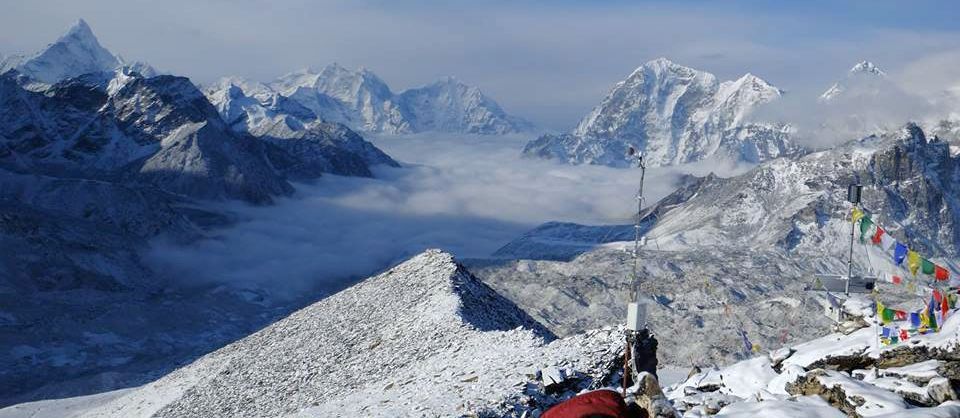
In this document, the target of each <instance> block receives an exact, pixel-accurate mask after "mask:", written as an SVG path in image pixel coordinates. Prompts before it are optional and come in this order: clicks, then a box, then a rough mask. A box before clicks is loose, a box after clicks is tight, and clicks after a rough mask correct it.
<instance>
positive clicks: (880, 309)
mask: <svg viewBox="0 0 960 418" xmlns="http://www.w3.org/2000/svg"><path fill="white" fill-rule="evenodd" d="M883 308H884V306H883V302H880V301H879V300H878V301H877V319H880V318H883Z"/></svg>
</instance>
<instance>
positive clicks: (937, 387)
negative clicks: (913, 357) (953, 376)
mask: <svg viewBox="0 0 960 418" xmlns="http://www.w3.org/2000/svg"><path fill="white" fill-rule="evenodd" d="M927 395H929V396H930V399H932V400H933V401H934V402H936V403H937V404H938V405H939V404H942V403H944V402H947V401H955V400H957V392H956V391H954V390H953V385H951V384H950V380H949V379H947V378H944V377H935V378H933V379H930V383H928V384H927Z"/></svg>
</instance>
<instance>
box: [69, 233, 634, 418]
mask: <svg viewBox="0 0 960 418" xmlns="http://www.w3.org/2000/svg"><path fill="white" fill-rule="evenodd" d="M622 333H623V331H622V329H619V330H618V329H615V328H608V329H606V330H600V331H593V332H589V333H585V334H581V335H578V336H575V337H570V338H565V339H557V338H556V337H555V336H554V335H553V334H552V333H550V332H549V331H548V330H546V329H545V328H544V327H543V326H542V325H540V324H539V323H537V322H536V321H535V320H533V319H532V318H531V317H530V316H529V315H527V314H526V313H525V312H524V311H522V310H520V309H519V308H517V307H516V306H515V305H514V304H513V303H511V302H510V301H509V300H508V299H506V298H504V297H503V296H501V295H500V294H498V293H497V292H495V291H494V290H492V289H491V288H489V287H488V286H486V285H485V284H483V283H482V282H481V281H479V280H478V279H477V278H475V277H474V276H473V275H472V274H470V273H469V272H468V271H467V270H466V269H464V267H462V266H461V265H459V264H457V263H456V262H455V261H454V259H453V257H452V256H451V255H450V254H447V253H444V252H441V251H438V250H428V251H426V252H424V253H422V254H420V255H418V256H415V257H413V258H411V259H410V260H408V261H406V262H404V263H402V264H400V265H398V266H396V267H394V268H392V269H390V270H388V271H386V272H384V273H383V274H380V275H379V276H376V277H372V278H369V279H367V280H365V281H363V282H361V283H359V284H357V285H355V286H353V287H351V288H348V289H346V290H344V291H341V292H340V293H337V294H335V295H333V296H331V297H328V298H326V299H323V300H321V301H319V302H317V303H315V304H313V305H311V306H308V307H307V308H304V309H303V310H300V311H298V312H296V313H294V314H292V315H290V316H289V317H287V318H285V319H283V320H280V321H278V322H276V323H274V324H272V325H270V326H269V327H267V328H265V329H263V330H261V331H259V332H257V333H255V334H253V335H251V336H249V337H247V338H244V339H242V340H239V341H237V342H235V343H233V344H230V345H228V346H226V347H224V348H222V349H220V350H217V351H215V352H213V353H210V354H208V355H206V356H204V357H202V358H200V359H199V360H197V361H196V362H194V363H193V364H190V365H187V366H185V367H183V368H182V369H180V370H177V371H175V372H173V373H171V374H169V375H167V376H165V377H163V378H161V379H160V380H157V381H156V382H153V383H150V384H148V385H146V386H143V387H141V388H137V389H135V390H133V391H131V392H129V393H127V394H125V395H124V396H122V397H120V398H118V399H116V400H114V401H112V402H109V403H107V404H105V405H102V406H101V407H99V408H97V409H94V410H91V411H89V412H88V413H87V416H99V417H108V416H117V417H119V416H123V417H136V416H158V417H162V416H208V417H216V416H237V415H244V416H290V415H293V416H334V415H343V416H424V415H427V416H462V415H471V414H479V415H481V416H520V415H521V414H523V413H524V411H527V413H529V412H530V410H531V409H535V408H538V407H540V408H544V407H546V406H549V405H552V404H553V403H556V402H558V401H559V400H561V399H564V398H567V397H570V396H572V395H573V394H574V393H576V392H577V391H579V390H580V389H584V388H589V387H603V386H607V385H610V384H611V382H610V379H611V378H612V376H613V374H614V373H616V371H617V370H619V368H620V367H619V366H618V364H617V363H616V360H617V359H618V358H620V353H621V352H622V351H621V350H622V344H623V341H622V338H623V334H622ZM542 370H547V374H548V375H549V376H545V377H542V376H543V372H542ZM548 377H549V379H550V384H551V385H553V384H557V385H558V386H557V387H552V389H551V391H550V393H549V394H548V393H546V392H545V391H544V388H542V387H540V385H541V384H542V383H541V382H542V380H547V378H548ZM554 378H555V379H556V380H557V381H556V382H554V381H553V380H552V379H554ZM613 384H614V385H615V383H613Z"/></svg>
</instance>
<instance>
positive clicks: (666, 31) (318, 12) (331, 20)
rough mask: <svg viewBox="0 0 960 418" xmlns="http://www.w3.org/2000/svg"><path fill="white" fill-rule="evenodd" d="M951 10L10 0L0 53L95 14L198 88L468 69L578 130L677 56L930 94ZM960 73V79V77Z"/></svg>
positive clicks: (768, 75)
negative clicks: (858, 68)
mask: <svg viewBox="0 0 960 418" xmlns="http://www.w3.org/2000/svg"><path fill="white" fill-rule="evenodd" d="M958 8H960V6H957V5H956V4H955V3H952V2H933V1H919V2H917V1H914V2H910V3H909V4H908V3H905V2H887V1H879V2H878V1H869V2H867V1H858V2H828V1H804V2H762V1H741V2H706V1H688V2H667V1H655V2H628V1H607V2H576V1H551V2H546V1H531V2H506V1H487V2H466V1H445V2H440V1H413V2H402V1H353V2H346V1H343V2H338V1H332V2H319V1H306V0H278V1H265V0H239V1H227V0H210V1H187V0H172V1H165V2H162V3H161V2H153V1H147V0H133V1H129V0H127V1H112V0H104V1H97V2H76V1H68V0H37V1H29V2H22V1H4V5H3V10H4V13H2V14H0V52H3V53H13V52H29V51H32V50H35V49H37V48H39V47H41V46H42V45H44V44H45V43H47V42H49V41H50V40H52V39H54V38H56V36H57V35H58V34H59V33H60V32H62V31H63V30H64V29H65V28H66V27H67V26H69V24H70V23H71V22H72V21H74V20H76V19H77V18H80V17H82V18H84V19H86V20H87V21H88V22H89V23H90V24H91V26H92V27H93V29H94V31H95V32H96V33H97V34H98V36H99V37H100V39H101V42H102V43H103V44H104V45H105V46H107V47H108V48H110V49H111V50H113V51H114V52H117V53H120V54H121V55H124V56H125V57H128V58H132V59H140V60H145V61H148V62H150V63H152V64H154V65H155V66H157V67H159V68H161V69H163V70H166V71H170V72H173V73H177V74H183V75H187V76H189V77H191V78H193V79H195V80H196V81H199V82H207V81H211V80H213V79H215V78H216V77H218V76H220V75H229V74H236V75H241V76H247V77H251V78H255V79H262V80H265V79H270V78H273V77H275V76H277V75H280V74H283V73H285V72H288V71H291V70H294V69H297V68H302V67H305V66H315V67H320V66H323V65H325V64H327V63H330V62H333V61H336V62H339V63H341V64H344V65H346V66H350V67H356V66H360V65H364V66H366V67H368V68H370V69H372V70H373V71H374V72H376V73H377V74H379V75H380V76H381V77H382V78H384V79H385V80H386V81H387V82H388V83H389V84H390V85H391V87H393V88H394V89H395V90H398V91H399V90H402V89H404V88H408V87H413V86H416V85H420V84H425V83H428V82H430V81H432V80H434V79H436V78H439V77H441V76H445V75H454V76H456V77H458V78H460V79H462V80H464V81H466V82H468V83H471V84H475V85H478V86H479V87H480V88H481V89H482V90H483V91H485V92H487V93H488V94H490V95H491V96H492V97H494V98H495V99H496V100H498V101H499V102H500V103H501V104H502V105H503V106H504V107H505V108H506V109H507V110H508V111H511V112H512V113H516V114H519V115H521V116H524V117H527V118H529V119H532V120H533V121H534V122H537V123H539V124H541V125H544V126H546V127H548V128H553V129H558V130H559V129H566V128H569V127H571V126H572V125H574V124H575V123H576V122H577V120H578V119H579V118H580V117H581V116H582V115H583V114H584V113H586V112H587V111H588V110H589V109H590V107H592V106H593V105H594V104H596V103H597V102H598V101H599V100H600V99H601V98H602V97H603V95H604V93H605V92H606V91H607V90H608V89H609V88H610V86H612V84H613V83H615V82H616V81H618V80H619V79H620V78H622V77H623V76H625V75H626V74H629V73H630V72H631V71H632V70H633V69H634V68H636V67H637V66H639V65H640V64H642V63H643V62H645V61H648V60H650V59H653V58H656V57H660V56H665V57H667V58H670V59H672V60H674V61H676V62H678V63H680V64H684V65H688V66H692V67H695V68H699V69H703V70H707V71H711V72H713V73H715V74H717V75H718V76H719V77H720V78H722V79H728V78H733V77H738V76H739V75H741V74H743V73H745V72H752V73H754V74H757V75H759V76H761V77H763V78H765V79H766V80H768V81H769V82H771V83H773V84H775V85H777V86H778V87H781V88H783V89H786V90H787V91H790V92H792V93H793V94H799V95H813V94H818V93H819V92H820V91H822V90H823V89H825V88H827V87H828V86H829V84H830V83H831V82H832V81H833V80H835V79H838V78H840V77H842V76H843V73H844V71H846V69H847V68H849V67H850V66H852V65H853V64H854V63H856V62H857V61H859V60H861V59H870V60H873V61H875V62H877V63H878V64H879V65H880V66H881V67H883V68H884V69H885V70H886V71H887V72H888V73H890V74H891V76H892V77H894V78H896V79H898V81H900V82H902V83H903V84H904V85H907V86H911V87H916V88H919V89H928V90H930V91H931V92H933V91H935V90H936V89H937V87H938V86H939V85H941V84H944V83H950V82H952V80H953V78H954V76H953V74H954V73H960V72H957V71H954V70H953V68H956V67H955V66H954V64H958V65H960V52H958V51H960V46H958V45H960V42H958V41H960V25H958V24H957V23H956V22H955V19H956V17H957V16H958V13H957V11H958ZM956 78H957V79H960V75H958V76H957V77H956Z"/></svg>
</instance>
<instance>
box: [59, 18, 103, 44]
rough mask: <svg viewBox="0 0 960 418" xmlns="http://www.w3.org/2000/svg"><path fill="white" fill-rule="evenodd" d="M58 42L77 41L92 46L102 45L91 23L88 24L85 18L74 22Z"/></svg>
mask: <svg viewBox="0 0 960 418" xmlns="http://www.w3.org/2000/svg"><path fill="white" fill-rule="evenodd" d="M57 42H66V43H74V42H75V43H82V44H88V45H91V46H94V45H95V46H100V42H99V41H97V37H96V35H94V34H93V29H90V25H88V24H87V21H86V20H83V19H82V18H80V19H77V21H76V22H74V23H73V26H70V28H69V29H67V31H66V32H65V33H64V34H63V35H61V36H60V39H57Z"/></svg>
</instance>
